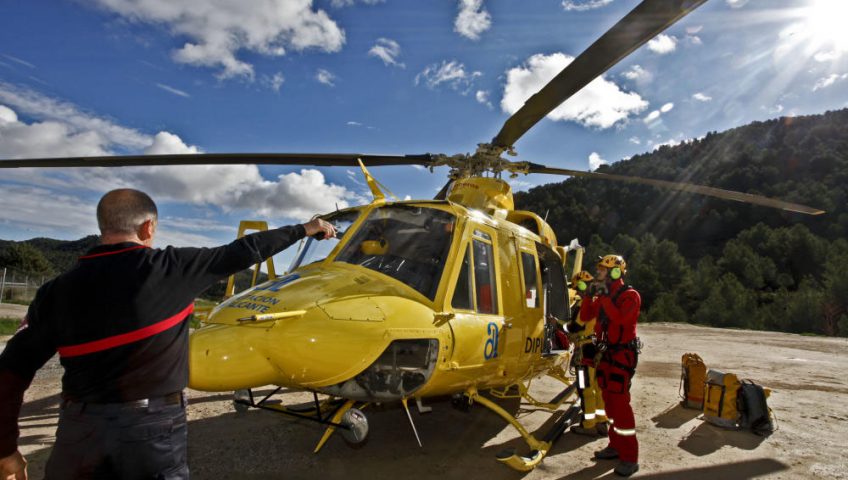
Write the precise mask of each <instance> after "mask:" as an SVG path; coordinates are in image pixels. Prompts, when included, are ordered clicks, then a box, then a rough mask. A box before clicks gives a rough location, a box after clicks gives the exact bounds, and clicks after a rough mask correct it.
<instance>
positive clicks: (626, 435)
mask: <svg viewBox="0 0 848 480" xmlns="http://www.w3.org/2000/svg"><path fill="white" fill-rule="evenodd" d="M622 288H624V281H623V280H621V279H619V280H616V281H615V282H613V283H612V284H610V285H609V295H601V296H598V297H595V298H594V299H591V300H589V299H588V298H587V299H585V300H584V301H583V303H582V305H581V308H580V319H581V320H583V321H588V320H590V319H592V318H594V317H595V316H599V318H598V322H597V323H595V335H596V337H597V338H598V339H599V340H601V339H605V340H606V342H607V343H608V345H609V347H608V350H607V352H606V353H605V354H604V355H603V357H602V359H601V362H600V364H599V365H598V384H599V385H600V387H601V393H602V395H603V398H604V404H605V405H606V413H607V416H608V417H609V423H610V426H611V427H612V428H610V429H609V443H610V444H609V446H610V447H612V448H613V449H615V450H616V451H617V452H618V455H619V458H620V459H621V460H622V461H624V462H633V463H637V462H638V461H639V460H638V459H639V443H638V442H637V441H636V419H635V418H634V417H633V408H631V406H630V381H631V379H632V377H633V374H634V373H635V368H636V361H637V358H636V352H635V351H634V350H632V349H629V348H627V347H626V345H627V344H628V343H630V342H631V341H632V340H634V339H635V338H636V322H637V321H638V319H639V308H640V306H641V304H642V299H641V297H640V296H639V292H637V291H636V290H634V289H632V288H630V289H627V290H625V291H622V292H619V290H621V289H622ZM587 300H589V301H587ZM604 317H605V318H606V320H607V321H606V323H605V322H603V321H601V320H602V319H603V318H604Z"/></svg>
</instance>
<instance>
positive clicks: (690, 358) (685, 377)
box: [678, 353, 707, 410]
mask: <svg viewBox="0 0 848 480" xmlns="http://www.w3.org/2000/svg"><path fill="white" fill-rule="evenodd" d="M706 380H707V366H706V365H704V361H703V360H702V359H701V357H700V356H698V354H697V353H684V354H683V358H682V360H681V372H680V388H679V389H678V394H679V393H680V390H681V389H682V391H683V394H682V395H681V396H680V399H681V402H680V404H681V405H683V406H684V407H686V408H695V409H698V410H703V408H704V383H706Z"/></svg>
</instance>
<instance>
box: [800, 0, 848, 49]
mask: <svg viewBox="0 0 848 480" xmlns="http://www.w3.org/2000/svg"><path fill="white" fill-rule="evenodd" d="M846 20H848V1H846V0H814V1H813V2H812V3H811V4H810V7H809V16H808V22H807V27H808V28H809V32H808V33H809V35H810V39H811V40H813V41H814V42H815V43H817V44H819V45H821V47H822V48H828V47H830V48H832V49H833V50H835V52H844V51H848V28H846V26H845V21H846Z"/></svg>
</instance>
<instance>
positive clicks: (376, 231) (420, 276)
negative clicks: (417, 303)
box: [336, 205, 456, 300]
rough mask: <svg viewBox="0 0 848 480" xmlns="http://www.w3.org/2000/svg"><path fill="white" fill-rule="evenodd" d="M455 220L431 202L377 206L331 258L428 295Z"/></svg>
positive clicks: (435, 284)
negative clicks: (386, 276)
mask: <svg viewBox="0 0 848 480" xmlns="http://www.w3.org/2000/svg"><path fill="white" fill-rule="evenodd" d="M455 221H456V219H455V217H454V216H453V215H452V214H450V213H448V212H445V211H442V210H437V209H433V208H424V207H415V206H410V205H390V206H385V207H381V208H377V209H375V210H373V211H372V212H371V214H370V215H369V216H368V218H367V219H366V220H365V221H364V222H363V223H362V225H361V226H360V227H359V228H358V229H357V231H356V233H355V235H354V236H353V237H351V239H350V241H349V242H348V243H347V244H345V246H344V248H343V249H342V250H341V251H340V252H339V254H338V256H337V257H336V261H339V262H345V263H351V264H354V265H360V266H363V267H365V268H369V269H371V270H374V271H377V272H380V273H382V274H383V275H388V276H390V277H392V278H394V279H396V280H398V281H400V282H403V283H405V284H406V285H409V286H410V287H412V288H414V289H415V290H417V291H418V292H419V293H421V294H422V295H424V296H426V297H427V298H429V299H430V300H433V299H434V298H435V297H436V290H437V289H438V287H439V281H440V280H441V277H442V271H443V270H444V268H445V261H446V259H447V256H448V251H449V250H450V244H451V236H452V232H453V226H454V222H455Z"/></svg>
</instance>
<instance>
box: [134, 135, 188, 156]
mask: <svg viewBox="0 0 848 480" xmlns="http://www.w3.org/2000/svg"><path fill="white" fill-rule="evenodd" d="M185 153H200V149H198V148H197V147H195V146H188V145H186V144H185V143H184V142H183V141H182V139H181V138H180V137H178V136H176V135H174V134H173V133H168V132H159V133H157V134H156V135H155V136H154V137H153V143H152V144H151V145H150V146H149V147H147V148H145V149H144V154H145V155H169V154H185Z"/></svg>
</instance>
